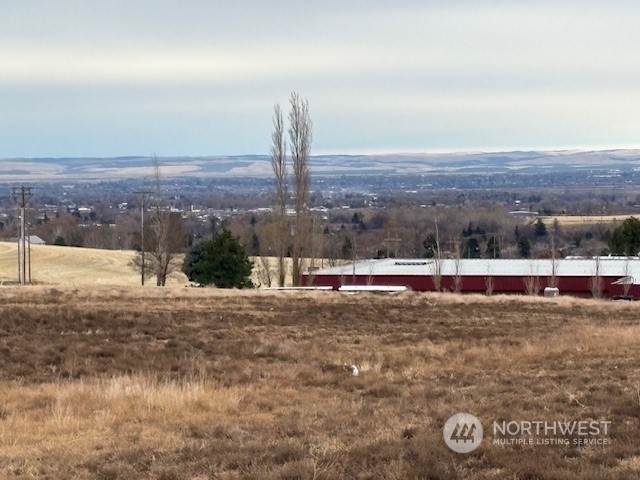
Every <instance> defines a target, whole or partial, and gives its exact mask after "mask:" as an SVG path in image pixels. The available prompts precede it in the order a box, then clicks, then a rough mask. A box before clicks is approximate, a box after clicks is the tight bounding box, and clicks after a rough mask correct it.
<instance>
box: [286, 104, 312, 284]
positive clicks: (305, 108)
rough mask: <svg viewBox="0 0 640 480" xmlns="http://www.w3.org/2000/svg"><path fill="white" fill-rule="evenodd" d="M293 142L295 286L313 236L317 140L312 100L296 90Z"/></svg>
mask: <svg viewBox="0 0 640 480" xmlns="http://www.w3.org/2000/svg"><path fill="white" fill-rule="evenodd" d="M289 103H290V107H291V110H290V111H289V142H290V150H291V161H292V167H293V189H294V209H295V223H294V229H295V230H294V237H293V245H292V249H291V260H292V269H291V276H292V280H293V284H294V285H299V284H300V277H301V273H302V261H303V258H304V253H305V249H306V247H307V244H308V240H309V235H310V228H311V226H310V221H309V188H310V178H309V153H310V151H311V142H312V140H313V132H312V124H311V118H310V117H309V102H308V101H307V100H305V99H303V98H302V97H300V95H298V94H297V93H296V92H292V93H291V98H290V100H289Z"/></svg>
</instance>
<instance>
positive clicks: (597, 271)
mask: <svg viewBox="0 0 640 480" xmlns="http://www.w3.org/2000/svg"><path fill="white" fill-rule="evenodd" d="M594 260H595V265H594V272H593V276H592V277H591V295H593V298H602V291H603V287H604V285H603V281H602V265H601V264H600V262H601V260H600V257H598V256H596V257H594Z"/></svg>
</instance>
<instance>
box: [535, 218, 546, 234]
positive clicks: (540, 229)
mask: <svg viewBox="0 0 640 480" xmlns="http://www.w3.org/2000/svg"><path fill="white" fill-rule="evenodd" d="M533 233H534V235H535V236H536V237H538V238H540V237H544V236H546V235H547V226H546V225H545V224H544V222H543V221H542V219H541V218H539V219H538V221H537V222H536V225H535V229H534V231H533Z"/></svg>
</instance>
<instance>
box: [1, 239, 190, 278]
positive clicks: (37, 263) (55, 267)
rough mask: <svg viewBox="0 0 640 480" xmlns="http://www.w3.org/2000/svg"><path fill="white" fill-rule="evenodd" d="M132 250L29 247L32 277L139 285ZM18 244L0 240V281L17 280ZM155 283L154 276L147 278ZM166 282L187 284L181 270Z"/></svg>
mask: <svg viewBox="0 0 640 480" xmlns="http://www.w3.org/2000/svg"><path fill="white" fill-rule="evenodd" d="M134 255H135V253H134V252H133V251H123V250H101V249H97V248H75V247H58V246H54V245H32V246H31V279H32V281H33V282H34V283H37V284H46V285H69V286H80V285H87V286H88V285H91V286H97V285H121V286H136V285H140V274H139V273H137V272H136V270H135V269H134V268H132V267H131V266H129V262H131V260H132V259H133V256H134ZM17 270H18V257H17V244H16V243H8V242H0V281H2V282H4V283H7V282H15V281H16V280H17V276H18V274H17ZM150 280H151V284H152V285H153V284H155V276H154V277H153V278H151V279H150ZM167 283H168V284H169V285H175V286H177V285H186V284H187V278H186V277H185V276H184V275H183V274H182V273H180V272H176V273H174V274H172V275H171V276H170V277H169V279H168V282H167Z"/></svg>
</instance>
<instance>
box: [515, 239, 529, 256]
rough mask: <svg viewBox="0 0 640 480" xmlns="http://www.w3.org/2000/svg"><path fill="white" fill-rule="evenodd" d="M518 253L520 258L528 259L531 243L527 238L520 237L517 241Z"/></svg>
mask: <svg viewBox="0 0 640 480" xmlns="http://www.w3.org/2000/svg"><path fill="white" fill-rule="evenodd" d="M518 252H520V256H521V257H522V258H529V257H530V256H531V243H529V240H528V239H527V237H520V239H519V240H518Z"/></svg>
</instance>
